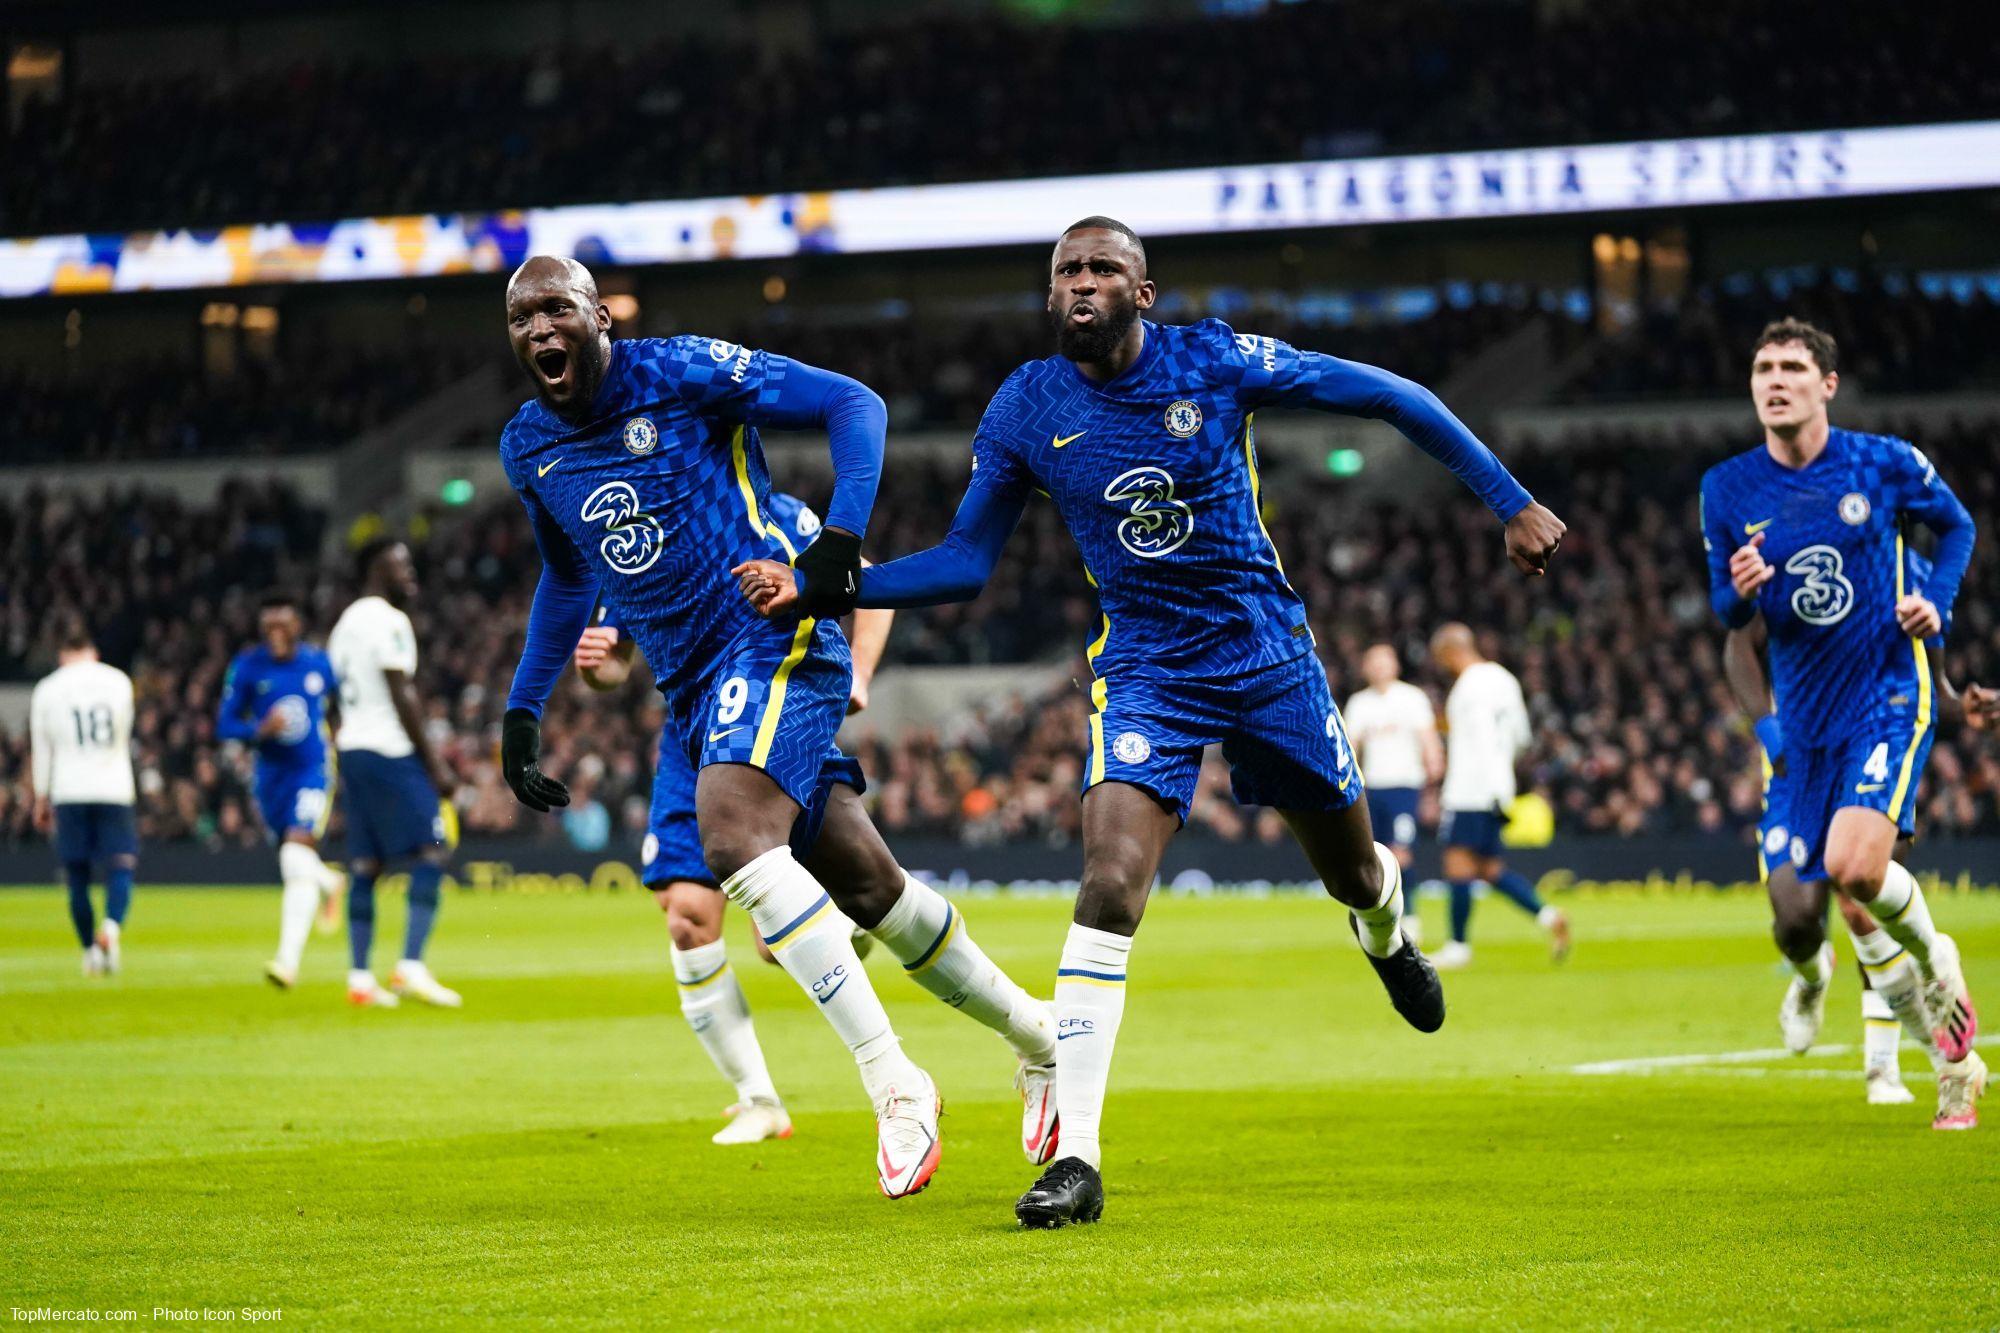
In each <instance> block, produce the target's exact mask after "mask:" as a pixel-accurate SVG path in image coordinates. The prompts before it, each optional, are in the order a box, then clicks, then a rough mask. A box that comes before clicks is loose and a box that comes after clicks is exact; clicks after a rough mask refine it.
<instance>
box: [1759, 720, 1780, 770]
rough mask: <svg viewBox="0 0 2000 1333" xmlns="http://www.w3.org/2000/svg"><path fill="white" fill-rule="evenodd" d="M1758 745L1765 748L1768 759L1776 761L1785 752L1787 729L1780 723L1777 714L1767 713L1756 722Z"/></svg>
mask: <svg viewBox="0 0 2000 1333" xmlns="http://www.w3.org/2000/svg"><path fill="white" fill-rule="evenodd" d="M1755 726H1756V732H1757V740H1758V743H1759V744H1761V745H1762V746H1763V747H1764V754H1765V755H1766V757H1768V758H1771V759H1776V758H1777V757H1778V756H1779V755H1781V754H1783V753H1784V752H1785V729H1784V726H1783V725H1782V724H1781V723H1780V722H1779V721H1778V715H1777V714H1776V713H1766V714H1764V716H1762V717H1760V718H1758V719H1757V721H1756V724H1755Z"/></svg>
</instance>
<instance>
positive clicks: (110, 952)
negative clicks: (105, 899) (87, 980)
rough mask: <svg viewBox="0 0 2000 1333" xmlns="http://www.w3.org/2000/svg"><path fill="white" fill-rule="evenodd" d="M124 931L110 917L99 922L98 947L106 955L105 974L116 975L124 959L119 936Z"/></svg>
mask: <svg viewBox="0 0 2000 1333" xmlns="http://www.w3.org/2000/svg"><path fill="white" fill-rule="evenodd" d="M123 933H124V930H123V928H121V927H120V926H119V924H118V923H117V922H116V921H113V920H112V919H111V918H110V917H106V918H105V919H104V920H102V921H100V922H98V923H97V947H98V950H99V951H100V952H101V953H103V955H104V975H105V976H107V977H109V976H116V975H117V973H118V968H119V965H120V964H121V963H122V962H123V961H124V960H123V958H121V957H120V955H119V952H118V937H119V936H120V935H122V934H123Z"/></svg>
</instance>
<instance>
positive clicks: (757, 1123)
mask: <svg viewBox="0 0 2000 1333" xmlns="http://www.w3.org/2000/svg"><path fill="white" fill-rule="evenodd" d="M723 1114H724V1115H726V1116H728V1117H729V1123H728V1124H726V1125H724V1126H723V1127H722V1128H721V1129H718V1130H716V1131H715V1133H714V1134H713V1135H712V1136H710V1138H709V1140H708V1141H709V1142H710V1143H719V1144H721V1145H722V1146H723V1147H725V1148H727V1147H731V1146H734V1145H736V1144H741V1143H762V1142H763V1141H764V1140H765V1139H788V1138H790V1137H792V1118H791V1117H790V1116H789V1115H787V1114H785V1108H784V1107H782V1106H779V1105H777V1104H776V1103H774V1102H755V1101H752V1102H737V1103H736V1104H735V1105H734V1106H731V1107H730V1108H729V1109H728V1110H726V1111H724V1112H723Z"/></svg>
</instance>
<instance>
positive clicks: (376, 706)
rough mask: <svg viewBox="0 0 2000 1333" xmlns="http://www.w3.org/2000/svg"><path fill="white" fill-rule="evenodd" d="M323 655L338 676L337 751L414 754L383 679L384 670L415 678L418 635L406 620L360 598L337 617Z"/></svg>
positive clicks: (383, 603)
mask: <svg viewBox="0 0 2000 1333" xmlns="http://www.w3.org/2000/svg"><path fill="white" fill-rule="evenodd" d="M326 655H327V656H328V657H329V658H331V659H332V661H333V672H334V675H336V676H338V677H339V678H340V733H339V736H338V737H337V738H336V741H335V744H336V745H337V747H338V748H340V749H342V750H368V751H371V752H373V753H375V754H379V755H386V756H387V757H388V758H391V759H399V758H401V757H402V756H404V755H407V754H412V753H415V751H416V746H415V744H413V743H412V742H411V740H410V734H409V733H408V732H407V731H405V730H403V719H402V718H400V717H398V716H396V704H395V701H394V700H393V699H391V698H390V697H389V682H388V681H387V680H386V679H384V678H383V675H382V673H383V672H385V671H401V672H403V673H404V674H406V675H415V674H416V671H417V633H416V629H415V628H414V627H413V626H412V625H411V624H410V618H409V617H408V616H407V615H405V614H403V613H402V612H401V611H398V610H397V609H396V608H395V607H393V606H391V605H389V603H388V601H387V600H386V599H384V598H381V597H363V598H361V599H359V600H358V601H356V602H355V603H354V605H352V606H350V607H348V608H347V610H345V611H343V612H342V613H341V616H340V619H339V621H338V622H336V623H335V625H334V627H333V633H332V634H331V635H329V636H328V637H327V641H326Z"/></svg>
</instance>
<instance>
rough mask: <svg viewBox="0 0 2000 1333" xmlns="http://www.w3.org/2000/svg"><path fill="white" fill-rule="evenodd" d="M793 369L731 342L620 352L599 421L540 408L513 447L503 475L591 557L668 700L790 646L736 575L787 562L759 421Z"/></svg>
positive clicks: (618, 348) (546, 526) (515, 430)
mask: <svg viewBox="0 0 2000 1333" xmlns="http://www.w3.org/2000/svg"><path fill="white" fill-rule="evenodd" d="M789 366H790V363H789V362H787V361H786V360H785V359H784V358H782V357H774V356H770V355H768V354H766V353H764V352H760V351H754V350H752V349H750V348H747V347H741V346H738V345H737V344H734V343H728V342H723V341H721V340H719V339H711V338H701V337H694V336H691V335H682V336H679V337H674V338H667V339H655V338H645V339H621V340H618V341H614V342H613V343H612V344H611V361H610V364H609V366H608V367H607V369H606V371H605V380H604V383H603V385H602V386H601V387H600V388H599V390H598V394H597V398H596V400H595V401H594V403H593V404H592V414H591V416H590V418H589V419H588V420H587V421H584V422H582V423H581V424H577V425H572V424H570V423H569V422H566V421H564V420H563V419H561V418H560V417H557V416H556V415H555V414H554V413H552V412H550V411H549V410H548V409H547V408H546V407H544V406H543V405H542V403H541V402H540V401H539V400H533V401H530V402H528V403H527V404H526V405H524V406H523V407H522V408H521V410H520V411H519V412H518V413H516V414H515V416H514V419H513V420H512V421H510V422H508V423H507V426H506V428H505V429H504V430H503V431H502V433H501V436H500V461H501V463H502V465H503V466H504V467H505V468H506V471H507V477H508V480H509V481H510V482H511V483H512V484H513V487H514V489H515V490H516V491H517V492H519V494H520V496H521V499H522V502H523V504H525V505H526V506H527V509H528V512H529V515H530V517H531V518H532V519H533V520H534V522H535V524H536V526H537V528H538V530H539V532H540V533H541V534H542V537H543V539H544V540H545V542H546V541H547V540H548V539H549V538H550V537H551V536H553V537H554V538H556V539H558V540H560V542H561V543H562V544H564V545H567V546H572V547H574V548H575V550H576V551H577V552H578V553H579V554H580V555H581V556H582V557H583V559H584V561H585V562H586V563H587V564H588V565H589V567H590V570H591V572H592V573H593V574H594V575H595V576H596V579H597V582H598V587H599V595H600V596H601V598H602V599H603V600H604V601H605V602H606V603H608V604H610V605H614V606H616V607H617V608H618V611H619V614H620V619H621V621H622V623H623V625H624V627H625V628H626V630H627V631H628V632H629V633H630V635H631V637H632V638H633V640H634V641H635V642H636V643H637V644H638V647H639V650H640V651H641V652H643V653H644V654H645V655H646V661H647V663H648V664H649V665H651V667H652V668H653V672H654V675H655V677H656V678H657V679H658V680H659V682H660V687H661V689H662V690H663V691H664V692H665V693H666V694H667V695H668V697H669V699H676V698H678V697H679V695H680V693H681V692H683V691H685V690H686V689H688V688H690V687H692V686H693V685H694V684H695V683H696V682H698V681H699V680H700V679H701V676H702V673H703V671H704V669H705V668H706V666H707V664H708V663H710V662H712V661H715V660H717V659H719V658H720V656H721V655H722V650H723V648H724V647H725V646H726V645H728V644H729V643H731V642H733V641H735V640H736V639H738V638H739V637H741V636H743V635H746V634H769V635H784V636H789V635H790V634H791V633H792V628H791V627H790V626H777V625H773V624H771V623H770V622H767V621H765V620H764V619H763V618H761V617H760V616H758V615H757V613H756V612H755V611H753V610H752V609H751V608H750V604H749V603H748V602H747V601H745V600H744V598H743V596H742V594H741V593H739V592H738V591H737V589H736V580H735V579H734V578H733V577H732V576H731V574H730V573H729V571H730V568H731V567H732V566H734V565H737V564H740V563H741V562H743V561H745V560H749V559H753V558H759V559H772V560H778V561H780V562H782V561H785V560H786V559H787V558H788V554H787V550H786V547H785V546H784V545H783V544H782V543H780V541H779V540H778V537H777V536H775V535H774V534H773V528H774V527H775V526H776V525H775V523H774V522H773V520H772V518H771V515H770V511H769V503H770V493H771V480H770V473H769V471H768V470H767V469H766V467H765V464H764V452H763V449H762V447H761V446H760V444H759V443H758V438H757V429H756V427H755V425H753V424H751V423H752V422H754V421H756V420H758V419H759V417H760V415H761V412H762V409H764V408H765V407H766V406H767V405H769V404H770V403H773V402H775V401H776V400H777V399H778V397H779V396H780V394H781V392H782V387H781V386H782V384H783V382H784V379H785V376H786V373H787V369H788V368H789ZM551 529H553V530H554V532H553V533H551Z"/></svg>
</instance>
